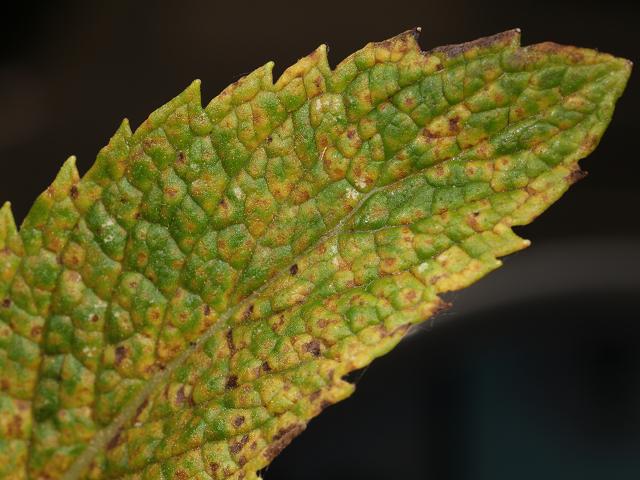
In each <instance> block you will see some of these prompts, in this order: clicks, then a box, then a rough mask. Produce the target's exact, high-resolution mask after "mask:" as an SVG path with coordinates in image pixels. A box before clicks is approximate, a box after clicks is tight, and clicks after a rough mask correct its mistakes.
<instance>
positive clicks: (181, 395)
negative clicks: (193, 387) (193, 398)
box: [176, 385, 187, 405]
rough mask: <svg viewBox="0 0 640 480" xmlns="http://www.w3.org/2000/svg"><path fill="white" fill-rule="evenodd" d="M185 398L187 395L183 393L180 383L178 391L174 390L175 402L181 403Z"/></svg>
mask: <svg viewBox="0 0 640 480" xmlns="http://www.w3.org/2000/svg"><path fill="white" fill-rule="evenodd" d="M186 399H187V396H186V395H185V394H184V385H181V386H180V388H179V389H178V391H177V392H176V403H177V404H178V405H182V404H183V403H184V401H185V400H186Z"/></svg>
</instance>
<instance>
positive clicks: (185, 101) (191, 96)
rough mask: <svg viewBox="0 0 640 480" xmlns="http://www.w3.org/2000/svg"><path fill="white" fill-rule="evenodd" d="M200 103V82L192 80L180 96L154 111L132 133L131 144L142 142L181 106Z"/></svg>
mask: <svg viewBox="0 0 640 480" xmlns="http://www.w3.org/2000/svg"><path fill="white" fill-rule="evenodd" d="M194 102H197V103H200V80H194V81H193V82H191V84H189V86H188V87H187V88H185V89H184V90H183V91H182V92H181V93H180V94H178V95H176V96H175V97H174V98H173V99H171V100H170V101H169V102H167V103H165V104H164V105H162V106H161V107H159V108H157V109H156V110H154V111H153V112H152V113H151V115H149V117H148V118H147V119H146V120H145V121H144V122H142V124H141V125H140V126H139V127H138V128H137V129H136V130H135V132H133V135H132V137H131V144H132V145H135V144H138V143H140V142H141V141H142V139H143V138H144V137H146V136H147V135H148V134H149V133H150V132H152V131H153V130H155V129H156V128H158V127H160V126H161V125H162V124H163V123H164V122H165V121H166V120H167V117H169V115H171V114H172V113H173V112H174V111H175V110H176V109H178V108H179V107H181V106H183V105H189V104H193V103H194Z"/></svg>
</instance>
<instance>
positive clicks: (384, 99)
mask: <svg viewBox="0 0 640 480" xmlns="http://www.w3.org/2000/svg"><path fill="white" fill-rule="evenodd" d="M272 66H273V64H272V63H268V64H266V65H265V66H264V67H262V68H259V69H257V70H256V71H254V72H253V73H251V74H250V75H248V76H247V77H245V78H243V79H241V80H239V81H238V82H236V83H234V84H233V85H231V86H230V87H228V88H227V89H226V90H225V91H224V92H222V93H221V94H220V95H219V96H217V97H216V98H215V99H213V100H212V101H211V102H210V103H209V104H208V105H207V106H206V107H204V108H203V107H202V104H201V101H200V89H199V85H200V84H199V82H198V81H196V82H194V83H193V84H192V85H191V86H189V87H188V88H187V89H186V90H185V91H184V92H183V93H181V94H180V95H179V96H178V97H176V98H175V99H173V100H172V101H171V102H169V103H168V104H166V105H165V106H163V107H161V108H160V109H158V110H157V111H155V112H154V113H153V114H151V116H150V117H149V119H148V120H146V121H145V122H144V123H143V124H142V125H141V126H140V127H139V128H138V129H137V130H136V131H135V132H133V133H132V132H131V130H130V128H129V125H128V122H127V121H124V122H123V123H122V125H121V126H120V128H119V129H118V131H117V132H116V134H115V135H114V136H113V138H112V139H111V141H110V142H109V144H108V145H107V146H106V147H105V148H104V149H102V151H101V152H100V153H99V155H98V158H97V160H96V162H95V164H94V165H93V167H92V168H91V169H90V170H89V172H88V173H87V174H86V175H84V177H82V179H80V177H79V175H78V172H77V170H76V167H75V159H74V158H73V157H71V158H70V159H69V160H68V161H67V162H66V163H65V164H64V166H63V167H62V169H61V171H60V173H59V174H58V177H57V178H56V180H55V181H54V183H53V184H52V185H51V186H50V187H49V188H48V189H47V190H46V191H45V192H44V193H43V194H42V195H41V196H40V197H39V198H38V199H37V200H36V202H35V204H34V206H33V208H32V209H31V211H30V213H29V214H28V216H27V218H26V219H25V220H24V222H23V224H22V226H21V227H20V229H19V230H18V229H17V228H16V226H15V223H14V219H13V217H12V214H11V210H10V208H9V205H8V204H6V205H5V206H4V207H3V208H2V210H0V478H3V479H27V478H29V479H59V478H64V479H67V480H71V479H79V478H100V479H112V478H127V479H165V480H168V479H188V478H189V479H191V478H196V479H207V480H209V479H226V478H233V479H241V478H245V479H250V478H257V472H258V471H259V470H260V469H261V468H263V467H265V466H266V465H267V464H268V463H269V462H270V461H271V460H272V459H273V458H274V457H275V456H276V455H277V454H278V453H279V452H280V451H281V450H282V449H283V448H284V447H286V446H287V444H288V443H289V442H290V441H291V440H292V439H293V438H294V437H295V436H296V435H298V434H300V433H301V432H302V431H303V430H304V428H305V425H306V424H307V422H308V421H309V420H310V419H311V418H313V417H314V416H316V415H318V414H319V413H320V412H321V411H322V409H324V408H325V407H327V406H328V405H331V404H333V403H335V402H338V401H340V400H342V399H344V398H346V397H347V396H349V395H350V394H351V393H352V392H353V389H354V387H353V385H351V384H349V383H347V382H346V381H344V380H343V377H344V375H345V374H347V373H348V372H350V371H352V370H354V369H358V368H361V367H363V366H365V365H367V364H369V363H370V362H371V361H372V360H373V359H374V358H376V357H378V356H380V355H382V354H384V353H386V352H388V351H389V350H390V349H391V348H393V347H394V346H395V345H396V344H397V343H398V342H399V341H400V340H401V339H402V337H403V335H404V334H405V333H406V332H407V330H408V329H409V328H410V327H411V325H414V324H416V323H419V322H422V321H424V320H426V319H427V318H429V317H430V316H431V315H433V314H434V313H435V312H437V311H438V310H439V309H440V308H442V307H443V306H444V302H443V301H442V300H440V299H439V294H441V293H442V292H446V291H451V290H457V289H460V288H463V287H465V286H467V285H469V284H470V283H472V282H474V281H476V280H478V279H479V278H481V277H482V276H483V275H485V274H486V273H488V272H489V271H491V270H493V269H495V268H497V267H498V266H500V261H499V260H498V257H500V256H502V255H506V254H508V253H511V252H514V251H516V250H520V249H522V248H524V247H526V246H527V245H528V244H529V242H528V241H527V240H523V239H521V238H519V237H518V236H517V235H515V234H514V233H513V231H512V229H511V227H513V226H515V225H524V224H527V223H529V222H530V221H531V220H533V219H534V218H535V217H536V216H537V215H538V214H540V213H541V212H542V211H544V210H545V209H546V208H547V207H548V206H549V205H550V204H551V203H553V202H554V201H555V200H556V199H558V198H559V197H560V196H561V195H562V194H563V193H564V192H565V190H566V189H567V188H568V187H569V186H570V185H571V184H572V183H573V182H574V181H575V180H576V179H577V178H579V177H580V175H581V172H580V170H579V167H578V164H577V162H578V160H579V159H581V158H583V157H584V156H586V155H587V154H589V153H590V152H591V151H592V150H593V149H594V148H595V146H596V145H597V143H598V141H599V140H600V137H601V135H602V133H603V132H604V130H605V128H606V126H607V124H608V123H609V121H610V119H611V115H612V113H613V109H614V104H615V101H616V100H617V98H618V97H619V96H620V95H621V93H622V91H623V89H624V86H625V83H626V81H627V78H628V76H629V73H630V69H631V68H630V67H631V66H630V63H629V62H628V61H626V60H623V59H617V58H614V57H612V56H610V55H606V54H601V53H597V52H595V51H592V50H585V49H579V48H575V47H566V46H560V45H556V44H553V43H543V44H540V45H534V46H530V47H524V48H521V47H520V46H519V32H518V31H515V30H514V31H509V32H505V33H502V34H498V35H495V36H493V37H488V38H484V39H480V40H478V41H475V42H471V43H466V44H462V45H455V46H448V47H443V48H438V49H435V50H432V51H430V52H422V51H421V50H420V48H419V47H418V45H417V42H416V39H415V32H407V33H405V34H402V35H399V36H397V37H394V38H392V39H390V40H388V41H386V42H382V43H372V44H369V45H367V46H366V47H365V48H363V49H362V50H360V51H358V52H356V53H355V54H353V55H351V56H350V57H348V58H347V59H345V60H344V61H342V62H341V63H340V64H339V65H338V66H337V67H336V68H335V69H333V70H332V69H331V68H330V67H329V65H328V61H327V57H326V48H325V47H324V46H322V47H320V48H318V49H317V50H316V51H315V52H313V53H312V54H311V55H309V56H307V57H305V58H303V59H301V60H300V61H299V62H298V63H296V64H295V65H294V66H292V67H290V68H289V69H287V70H286V71H285V73H284V74H283V75H282V76H281V77H280V78H279V79H278V80H277V81H276V82H275V83H273V81H272V77H271V69H272Z"/></svg>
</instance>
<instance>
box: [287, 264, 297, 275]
mask: <svg viewBox="0 0 640 480" xmlns="http://www.w3.org/2000/svg"><path fill="white" fill-rule="evenodd" d="M289 273H290V274H291V275H295V274H296V273H298V264H297V263H294V264H293V265H291V267H289Z"/></svg>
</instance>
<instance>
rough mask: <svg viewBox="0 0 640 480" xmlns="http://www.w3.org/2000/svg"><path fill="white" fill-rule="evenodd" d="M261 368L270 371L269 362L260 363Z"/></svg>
mask: <svg viewBox="0 0 640 480" xmlns="http://www.w3.org/2000/svg"><path fill="white" fill-rule="evenodd" d="M262 370H263V371H264V372H267V373H268V372H270V371H271V365H269V362H263V363H262Z"/></svg>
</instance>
